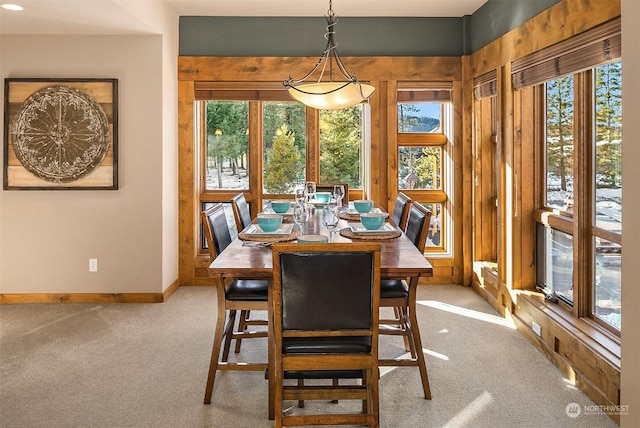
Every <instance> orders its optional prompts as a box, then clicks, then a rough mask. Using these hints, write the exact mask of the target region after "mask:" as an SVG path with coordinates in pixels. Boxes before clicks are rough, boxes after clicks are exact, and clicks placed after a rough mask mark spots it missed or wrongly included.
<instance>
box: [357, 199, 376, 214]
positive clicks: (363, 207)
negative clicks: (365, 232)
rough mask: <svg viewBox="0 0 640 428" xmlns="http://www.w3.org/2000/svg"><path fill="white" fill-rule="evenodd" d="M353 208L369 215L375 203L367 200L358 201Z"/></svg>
mask: <svg viewBox="0 0 640 428" xmlns="http://www.w3.org/2000/svg"><path fill="white" fill-rule="evenodd" d="M353 208H355V209H356V211H358V212H359V213H360V214H363V213H368V212H369V211H371V208H373V201H370V200H366V199H358V200H355V201H353Z"/></svg>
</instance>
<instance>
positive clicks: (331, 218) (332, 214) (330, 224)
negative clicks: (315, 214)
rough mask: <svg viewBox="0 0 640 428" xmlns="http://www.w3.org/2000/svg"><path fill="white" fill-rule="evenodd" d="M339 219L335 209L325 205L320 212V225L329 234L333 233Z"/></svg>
mask: <svg viewBox="0 0 640 428" xmlns="http://www.w3.org/2000/svg"><path fill="white" fill-rule="evenodd" d="M339 220H340V219H339V217H338V215H337V214H336V211H335V207H331V206H329V205H327V206H326V207H324V209H323V210H322V224H324V226H325V227H326V228H327V229H328V230H329V232H335V231H336V226H337V225H338V221H339Z"/></svg>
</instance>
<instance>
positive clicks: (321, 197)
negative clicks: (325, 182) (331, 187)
mask: <svg viewBox="0 0 640 428" xmlns="http://www.w3.org/2000/svg"><path fill="white" fill-rule="evenodd" d="M330 197H331V193H329V192H317V193H316V201H318V202H320V203H321V204H326V203H328V202H329V198H330Z"/></svg>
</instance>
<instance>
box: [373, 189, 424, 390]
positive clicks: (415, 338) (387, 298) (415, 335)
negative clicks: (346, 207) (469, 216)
mask: <svg viewBox="0 0 640 428" xmlns="http://www.w3.org/2000/svg"><path fill="white" fill-rule="evenodd" d="M430 222H431V211H429V210H428V209H427V208H426V207H425V206H424V205H422V204H420V203H419V202H416V201H413V202H412V203H411V206H410V208H409V214H408V215H407V220H406V226H405V230H404V233H405V235H406V236H407V238H409V240H410V241H411V242H413V244H414V245H415V246H416V248H418V250H420V251H421V252H422V251H424V246H425V244H426V242H427V234H428V232H429V223H430ZM407 281H415V282H416V283H417V281H418V278H410V279H385V280H381V281H380V307H381V308H393V311H394V315H395V317H394V318H381V319H380V321H379V322H380V334H386V335H397V336H402V337H403V339H404V343H405V349H407V351H409V352H410V354H411V357H410V358H407V359H380V361H379V365H380V366H394V367H398V366H418V369H419V371H420V378H421V381H422V389H423V392H424V397H425V398H426V399H428V400H430V399H431V388H430V386H429V377H428V374H427V366H426V361H425V358H424V353H423V352H422V339H421V338H420V331H419V329H418V318H417V316H416V300H417V299H416V288H417V287H416V286H417V284H412V286H410V285H409V284H408V282H407Z"/></svg>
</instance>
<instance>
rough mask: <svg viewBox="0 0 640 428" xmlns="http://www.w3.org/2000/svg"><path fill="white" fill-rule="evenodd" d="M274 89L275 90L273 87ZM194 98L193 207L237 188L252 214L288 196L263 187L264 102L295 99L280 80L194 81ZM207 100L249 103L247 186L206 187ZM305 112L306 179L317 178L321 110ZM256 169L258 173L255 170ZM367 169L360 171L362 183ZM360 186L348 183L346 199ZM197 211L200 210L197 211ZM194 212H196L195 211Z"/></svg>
mask: <svg viewBox="0 0 640 428" xmlns="http://www.w3.org/2000/svg"><path fill="white" fill-rule="evenodd" d="M276 89H277V90H276ZM195 94H196V97H195V98H196V99H195V103H194V128H195V135H194V139H195V141H197V144H196V150H197V151H196V153H195V155H196V159H197V165H198V166H197V168H198V171H197V176H198V183H199V186H198V189H197V194H198V198H197V200H198V205H197V207H198V208H196V210H198V209H199V208H200V207H203V206H205V204H207V203H213V202H222V203H228V202H229V201H230V200H231V198H232V197H233V196H235V195H237V194H238V193H239V192H243V193H244V195H245V198H246V199H247V202H248V203H249V206H250V209H251V215H252V217H255V216H256V215H257V214H258V212H259V211H261V209H262V206H263V204H264V201H265V200H270V199H279V198H287V197H290V196H291V194H284V193H266V192H265V190H264V183H263V174H264V171H263V169H264V143H263V105H264V103H265V102H271V101H277V102H294V103H295V102H296V101H292V100H291V98H290V97H289V96H288V95H287V94H286V92H285V91H282V87H281V84H279V85H278V86H275V84H274V83H273V82H206V81H200V82H196V85H195ZM208 101H242V102H248V103H249V111H248V116H249V117H248V124H249V125H248V128H249V145H248V153H247V159H248V163H249V165H250V171H251V172H250V173H249V176H248V178H249V185H248V189H207V188H206V160H207V155H206V149H207V141H206V137H207V109H206V103H207V102H208ZM367 111H368V109H365V108H364V106H363V108H362V122H361V126H362V128H363V129H362V139H363V141H362V147H361V151H360V167H361V168H363V166H364V165H365V163H366V159H365V156H366V153H367V152H368V150H367V148H366V147H365V146H366V141H365V135H367V134H368V133H369V131H368V130H366V129H364V127H365V126H367V124H370V120H367V119H366V117H365V115H366V114H368V113H367ZM305 115H306V126H305V133H306V156H305V170H306V172H305V174H306V176H305V180H312V181H316V182H319V176H320V135H319V131H320V123H319V121H320V112H319V111H318V110H316V109H314V108H311V107H305ZM258 171H259V173H257V172H258ZM366 174H368V171H364V170H363V171H361V175H362V181H363V184H365V183H364V181H365V180H366ZM363 193H364V191H363V189H362V188H352V187H351V186H350V187H349V199H352V200H353V199H360V198H362V197H363ZM198 212H199V211H198ZM196 214H197V213H196ZM200 235H201V232H200V231H197V232H196V236H197V237H198V239H197V240H196V241H197V242H198V243H200V245H196V247H197V250H196V252H197V255H198V256H203V257H205V256H207V255H208V253H207V250H206V247H205V246H204V245H201V243H202V242H204V241H203V240H202V239H200V238H201V236H200Z"/></svg>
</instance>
